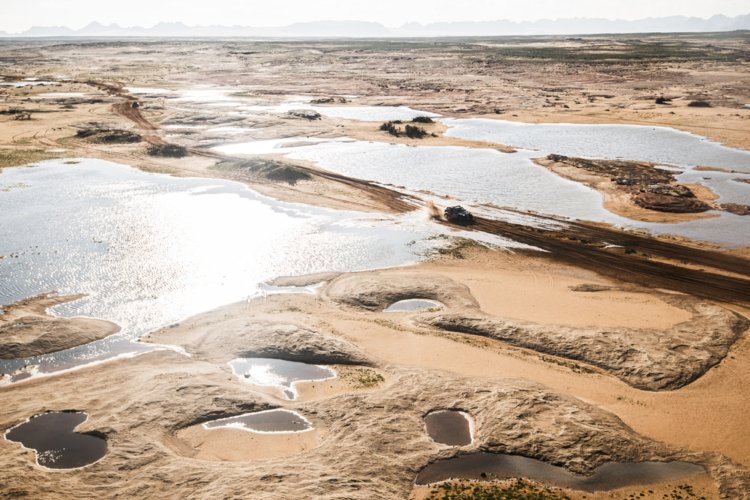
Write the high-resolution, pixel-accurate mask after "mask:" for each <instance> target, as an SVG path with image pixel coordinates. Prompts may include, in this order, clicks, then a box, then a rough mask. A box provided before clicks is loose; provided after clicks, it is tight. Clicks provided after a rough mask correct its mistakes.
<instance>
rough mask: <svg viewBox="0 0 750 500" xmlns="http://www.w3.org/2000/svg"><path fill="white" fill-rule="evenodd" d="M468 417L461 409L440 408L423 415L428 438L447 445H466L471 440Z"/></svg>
mask: <svg viewBox="0 0 750 500" xmlns="http://www.w3.org/2000/svg"><path fill="white" fill-rule="evenodd" d="M469 419H470V417H469V416H468V415H467V414H465V413H464V412H462V411H456V410H440V411H433V412H432V413H428V414H427V415H425V417H424V424H425V429H426V430H427V434H428V435H429V436H430V439H432V440H433V441H435V442H436V443H441V444H446V445H448V446H466V445H470V444H471V442H472V437H471V421H470V420H469Z"/></svg>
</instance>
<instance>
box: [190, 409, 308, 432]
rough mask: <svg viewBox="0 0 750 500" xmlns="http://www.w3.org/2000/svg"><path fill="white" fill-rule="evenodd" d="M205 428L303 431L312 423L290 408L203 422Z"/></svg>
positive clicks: (251, 430) (252, 430)
mask: <svg viewBox="0 0 750 500" xmlns="http://www.w3.org/2000/svg"><path fill="white" fill-rule="evenodd" d="M203 427H204V428H206V429H221V428H229V429H238V430H243V431H250V432H259V433H269V434H276V433H289V432H305V431H310V430H312V429H313V426H312V424H311V423H310V421H309V420H307V419H306V418H305V417H303V416H302V415H300V414H299V413H297V412H295V411H291V410H267V411H260V412H256V413H246V414H244V415H238V416H236V417H229V418H222V419H218V420H213V421H211V422H206V423H204V424H203Z"/></svg>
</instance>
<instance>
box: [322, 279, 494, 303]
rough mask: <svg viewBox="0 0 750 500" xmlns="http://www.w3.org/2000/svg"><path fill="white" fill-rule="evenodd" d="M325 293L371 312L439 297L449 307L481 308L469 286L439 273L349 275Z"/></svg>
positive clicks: (341, 301) (339, 300)
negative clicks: (403, 302)
mask: <svg viewBox="0 0 750 500" xmlns="http://www.w3.org/2000/svg"><path fill="white" fill-rule="evenodd" d="M324 294H325V296H326V297H328V298H329V299H331V300H333V301H335V302H338V303H340V304H345V305H348V306H352V307H357V308H361V309H367V310H371V311H382V310H383V309H385V308H386V307H388V306H389V305H391V304H393V303H394V302H398V301H400V300H406V299H429V300H436V301H438V302H442V303H443V304H445V306H446V307H448V308H453V307H455V308H468V309H478V308H479V304H477V301H476V300H475V299H474V297H472V295H471V292H470V291H469V289H468V288H467V287H466V286H464V285H462V284H460V283H457V282H455V281H453V280H451V279H450V278H446V277H445V276H441V275H437V274H424V273H419V274H417V273H413V274H411V273H398V274H395V273H388V272H368V273H355V274H347V275H344V276H341V277H339V278H337V279H335V280H333V281H332V282H331V283H330V284H329V285H328V287H327V288H326V289H325V292H324Z"/></svg>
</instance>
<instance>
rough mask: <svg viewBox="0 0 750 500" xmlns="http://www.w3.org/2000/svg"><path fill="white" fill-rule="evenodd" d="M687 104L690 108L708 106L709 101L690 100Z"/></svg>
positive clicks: (709, 104)
mask: <svg viewBox="0 0 750 500" xmlns="http://www.w3.org/2000/svg"><path fill="white" fill-rule="evenodd" d="M688 106H690V107H691V108H710V107H711V103H710V102H708V101H690V102H689V103H688Z"/></svg>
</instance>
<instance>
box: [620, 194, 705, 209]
mask: <svg viewBox="0 0 750 500" xmlns="http://www.w3.org/2000/svg"><path fill="white" fill-rule="evenodd" d="M691 194H692V193H691ZM633 202H634V203H635V204H636V205H638V206H639V207H641V208H645V209H648V210H656V211H659V212H671V213H678V214H691V213H699V212H706V211H708V210H711V206H710V205H708V204H707V203H704V202H702V201H700V200H698V199H696V198H695V197H694V196H689V197H688V196H672V195H667V194H656V193H650V192H645V191H644V192H640V193H638V194H635V195H633Z"/></svg>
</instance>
